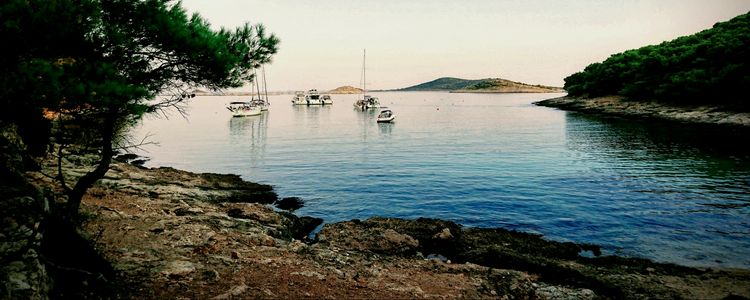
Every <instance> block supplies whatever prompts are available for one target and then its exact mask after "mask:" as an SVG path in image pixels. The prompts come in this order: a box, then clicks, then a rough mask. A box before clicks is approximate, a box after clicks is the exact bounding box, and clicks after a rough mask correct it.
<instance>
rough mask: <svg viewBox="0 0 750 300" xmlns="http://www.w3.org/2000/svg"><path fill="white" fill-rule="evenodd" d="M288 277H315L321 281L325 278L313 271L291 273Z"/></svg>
mask: <svg viewBox="0 0 750 300" xmlns="http://www.w3.org/2000/svg"><path fill="white" fill-rule="evenodd" d="M289 275H300V276H305V277H315V278H317V279H318V280H323V279H325V278H326V277H325V276H323V274H320V273H318V272H315V271H302V272H292V273H289Z"/></svg>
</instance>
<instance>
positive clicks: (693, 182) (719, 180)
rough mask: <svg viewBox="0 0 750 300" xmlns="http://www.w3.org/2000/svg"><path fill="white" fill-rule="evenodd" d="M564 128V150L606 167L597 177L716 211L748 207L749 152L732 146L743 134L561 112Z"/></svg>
mask: <svg viewBox="0 0 750 300" xmlns="http://www.w3.org/2000/svg"><path fill="white" fill-rule="evenodd" d="M565 126H566V128H565V132H566V136H567V138H566V146H567V148H568V149H569V150H572V151H574V152H577V153H579V154H580V155H581V158H580V159H583V160H587V161H589V162H591V163H592V165H593V166H603V167H604V168H606V170H604V171H603V172H601V173H599V174H602V175H601V176H605V174H611V175H612V176H614V177H615V178H614V179H616V180H620V181H623V182H624V183H627V182H632V183H633V184H634V185H635V186H636V188H639V189H643V190H642V191H641V192H647V193H658V194H660V195H661V196H660V198H663V197H667V194H670V195H672V196H674V197H672V198H674V199H677V200H692V201H697V202H700V203H701V204H706V205H711V206H714V207H720V208H736V207H738V206H737V205H735V204H737V202H734V201H741V202H742V203H750V197H748V196H747V195H748V194H750V186H748V180H750V154H749V153H750V152H748V151H747V150H746V148H744V146H741V145H739V143H738V141H741V140H743V137H747V136H748V132H747V130H727V129H726V128H711V127H707V126H694V125H686V124H675V123H665V122H644V121H633V120H624V119H603V118H599V117H594V116H586V115H582V114H578V113H567V114H566V125H565ZM709 198H710V199H709ZM722 198H723V199H722ZM727 201H729V202H727ZM706 202H710V203H706ZM717 203H718V204H717ZM722 203H723V204H731V205H723V204H722ZM742 206H743V205H740V206H739V207H742Z"/></svg>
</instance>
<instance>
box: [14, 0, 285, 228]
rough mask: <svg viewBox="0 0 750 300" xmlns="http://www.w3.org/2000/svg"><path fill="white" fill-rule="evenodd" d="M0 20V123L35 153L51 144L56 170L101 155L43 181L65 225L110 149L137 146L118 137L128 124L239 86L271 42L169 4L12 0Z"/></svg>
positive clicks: (156, 0)
mask: <svg viewBox="0 0 750 300" xmlns="http://www.w3.org/2000/svg"><path fill="white" fill-rule="evenodd" d="M0 15H2V19H3V23H2V25H0V39H2V40H3V41H4V42H5V44H6V46H4V52H5V54H4V55H3V56H2V59H1V60H0V69H2V70H3V73H4V74H3V75H4V76H3V79H2V81H0V90H1V91H2V93H0V112H1V113H0V114H1V115H0V123H2V124H3V125H5V124H15V125H17V128H18V131H19V134H20V135H21V137H22V138H23V140H24V141H25V142H26V144H27V145H28V146H29V149H30V150H31V152H32V153H33V154H35V155H43V154H45V150H47V147H48V143H49V141H50V137H52V138H53V139H54V141H55V144H54V147H55V149H54V152H55V153H56V156H57V165H58V166H62V164H61V163H60V162H61V161H62V160H63V158H64V156H66V155H67V154H68V153H70V152H80V151H84V152H90V153H95V154H97V155H98V156H99V158H98V160H97V161H96V162H95V163H94V164H93V167H94V168H93V169H92V170H89V171H88V172H86V173H85V174H83V175H81V176H78V177H74V178H70V177H66V176H64V172H62V170H61V168H62V167H60V168H58V171H57V172H56V173H57V174H55V175H52V174H50V176H53V177H55V178H56V179H57V181H58V183H59V184H60V187H61V189H62V190H64V192H65V195H66V197H67V201H66V206H67V208H66V210H67V211H66V213H65V215H67V217H69V218H75V217H76V215H77V213H78V207H79V205H80V201H81V198H82V197H83V195H84V193H85V192H86V190H88V189H89V188H90V187H91V186H92V185H93V184H94V183H95V182H96V181H97V180H98V179H100V178H102V177H103V176H104V174H105V173H106V171H107V170H108V168H109V165H110V163H111V161H112V157H113V155H114V154H115V152H116V151H117V150H118V149H125V148H127V147H133V146H137V143H136V144H135V145H134V144H132V143H130V142H129V141H128V140H127V138H126V136H125V135H124V132H126V129H127V128H128V126H129V125H131V124H133V123H134V122H136V121H137V120H138V119H139V118H141V117H142V116H143V115H144V114H147V113H154V112H159V111H161V110H162V109H164V108H169V107H173V108H177V109H178V110H179V109H180V104H181V103H183V102H184V101H185V100H187V99H189V98H191V97H192V94H190V93H188V92H187V91H188V90H189V89H192V88H195V87H205V88H208V89H212V90H216V89H222V88H232V87H239V86H242V85H243V84H244V83H245V82H247V81H250V80H253V69H254V68H257V67H258V66H259V65H261V64H264V63H267V62H269V61H270V59H271V56H272V55H273V54H274V53H275V52H276V50H277V44H278V39H277V38H276V37H275V36H273V35H268V34H267V33H266V32H265V29H264V27H263V26H261V25H251V24H245V25H244V26H241V27H238V28H236V29H233V30H227V29H221V30H213V29H211V27H210V24H209V23H208V22H207V21H206V20H205V19H203V18H202V17H200V16H199V15H198V14H194V15H192V16H188V15H187V13H186V12H185V10H184V9H183V8H182V7H181V6H180V4H179V3H175V2H173V1H167V0H149V1H98V0H85V1H66V0H63V1H22V0H14V1H5V2H4V3H3V4H2V6H0ZM157 95H158V96H159V97H158V99H157ZM52 120H54V122H52ZM53 125H54V126H53ZM50 150H52V149H50Z"/></svg>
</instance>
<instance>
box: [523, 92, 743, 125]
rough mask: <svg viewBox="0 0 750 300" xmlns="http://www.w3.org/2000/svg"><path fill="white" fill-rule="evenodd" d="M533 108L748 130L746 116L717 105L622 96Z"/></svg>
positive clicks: (558, 101) (561, 101) (548, 102)
mask: <svg viewBox="0 0 750 300" xmlns="http://www.w3.org/2000/svg"><path fill="white" fill-rule="evenodd" d="M533 104H535V105H538V106H545V107H553V108H558V109H562V110H567V111H577V112H582V113H588V114H596V115H607V116H616V117H625V118H635V119H645V120H660V121H669V122H680V123H689V124H699V125H718V126H729V127H737V128H743V129H750V113H748V112H735V111H732V110H729V109H727V108H726V107H723V106H718V105H690V106H675V105H669V104H664V103H660V102H653V101H630V100H627V99H626V98H624V97H622V96H605V97H596V98H583V97H570V96H563V97H558V98H552V99H546V100H542V101H537V102H534V103H533Z"/></svg>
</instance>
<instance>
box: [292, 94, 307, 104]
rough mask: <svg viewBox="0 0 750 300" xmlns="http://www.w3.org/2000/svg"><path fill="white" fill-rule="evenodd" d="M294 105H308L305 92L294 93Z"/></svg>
mask: <svg viewBox="0 0 750 300" xmlns="http://www.w3.org/2000/svg"><path fill="white" fill-rule="evenodd" d="M292 104H293V105H307V100H306V99H305V92H302V91H299V92H295V93H294V98H292Z"/></svg>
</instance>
